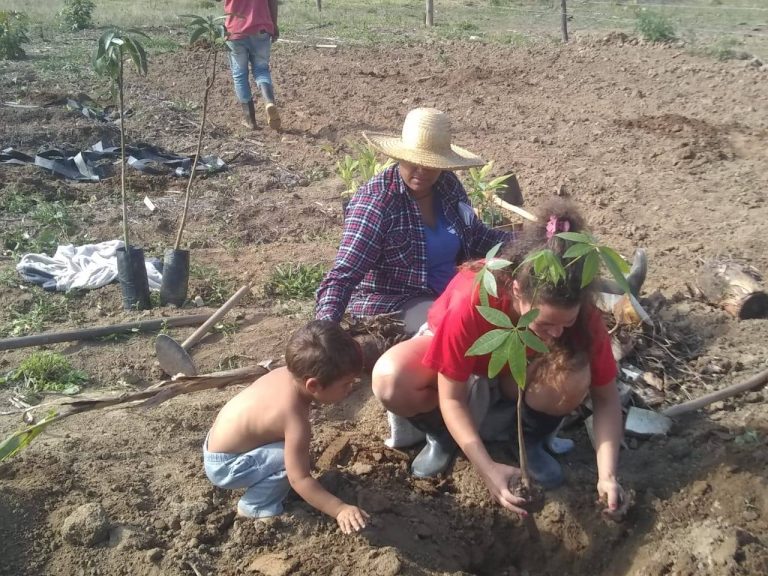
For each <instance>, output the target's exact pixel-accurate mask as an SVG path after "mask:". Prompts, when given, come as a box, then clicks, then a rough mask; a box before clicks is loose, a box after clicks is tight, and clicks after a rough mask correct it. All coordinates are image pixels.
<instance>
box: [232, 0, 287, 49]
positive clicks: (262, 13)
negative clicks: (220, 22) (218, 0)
mask: <svg viewBox="0 0 768 576" xmlns="http://www.w3.org/2000/svg"><path fill="white" fill-rule="evenodd" d="M224 12H225V13H226V14H230V16H228V17H227V20H226V24H225V25H226V28H227V32H229V35H228V38H229V39H230V40H237V39H238V38H245V37H246V36H251V35H252V34H258V33H259V32H267V33H269V34H271V35H273V34H274V33H275V25H274V24H273V22H272V13H271V12H270V11H269V3H268V2H267V0H224Z"/></svg>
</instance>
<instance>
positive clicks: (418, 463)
mask: <svg viewBox="0 0 768 576" xmlns="http://www.w3.org/2000/svg"><path fill="white" fill-rule="evenodd" d="M408 420H409V421H410V422H411V424H413V425H414V426H415V427H416V428H418V429H419V430H422V431H423V432H425V433H426V435H427V443H426V445H425V446H424V448H422V450H421V452H419V453H418V455H417V456H416V458H414V459H413V463H412V464H411V473H412V474H413V475H414V476H416V477H417V478H429V477H431V476H437V475H438V474H440V473H441V472H445V470H446V469H447V468H448V466H450V465H451V462H452V461H453V459H454V457H455V456H456V452H457V451H458V449H459V447H458V446H457V445H456V442H455V441H454V440H453V437H452V436H451V433H450V432H448V428H447V427H446V426H445V422H443V416H442V414H440V409H439V408H435V409H434V410H432V412H426V413H424V414H417V415H416V416H412V417H411V418H408Z"/></svg>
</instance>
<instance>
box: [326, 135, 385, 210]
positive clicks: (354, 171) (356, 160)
mask: <svg viewBox="0 0 768 576" xmlns="http://www.w3.org/2000/svg"><path fill="white" fill-rule="evenodd" d="M352 150H353V152H352V153H353V156H350V155H349V154H347V155H345V156H344V158H343V159H342V160H339V161H338V162H337V163H336V173H337V174H338V175H339V178H341V179H342V181H343V182H344V186H345V187H346V188H345V190H344V192H342V194H341V195H342V197H343V198H349V197H351V196H352V195H353V194H354V193H355V192H356V191H357V189H358V188H359V187H360V186H362V185H363V184H365V183H366V182H368V180H370V179H371V178H373V177H374V176H376V174H378V173H379V172H381V171H382V170H384V169H385V168H387V167H389V166H391V165H392V160H391V159H389V158H388V159H387V160H386V161H385V162H379V161H378V159H377V157H376V155H377V152H376V149H375V148H374V147H373V146H371V145H370V144H367V143H366V144H362V143H359V142H356V143H354V144H352Z"/></svg>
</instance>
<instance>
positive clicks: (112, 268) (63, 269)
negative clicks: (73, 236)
mask: <svg viewBox="0 0 768 576" xmlns="http://www.w3.org/2000/svg"><path fill="white" fill-rule="evenodd" d="M122 247H123V241H122V240H109V241H107V242H100V243H99V244H84V245H83V246H75V245H74V244H65V245H62V246H59V247H58V248H56V253H55V254H54V255H53V257H50V256H48V255H46V254H25V255H24V256H22V258H21V260H20V261H19V263H18V264H17V265H16V270H17V271H18V272H19V274H22V275H23V274H24V272H25V271H30V272H33V273H34V272H35V271H39V272H41V273H43V274H46V275H50V276H51V277H53V279H54V280H55V282H56V290H57V291H59V292H67V291H69V290H73V289H75V288H81V289H86V290H93V289H94V288H101V287H102V286H106V285H107V284H109V283H110V282H113V281H114V280H115V279H116V278H117V252H116V251H117V249H118V248H122ZM145 266H146V268H147V279H148V281H149V289H150V290H160V282H161V280H162V275H161V274H160V271H159V270H157V268H155V266H154V265H153V264H152V263H151V262H145Z"/></svg>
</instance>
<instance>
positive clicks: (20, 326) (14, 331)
mask: <svg viewBox="0 0 768 576" xmlns="http://www.w3.org/2000/svg"><path fill="white" fill-rule="evenodd" d="M75 297H76V293H72V294H65V295H60V294H51V293H49V292H43V291H41V290H35V291H34V292H32V294H31V298H30V299H28V300H25V301H23V302H19V303H15V304H12V305H11V306H10V310H9V311H10V314H9V316H10V320H9V321H8V322H7V323H6V324H4V325H2V326H0V336H2V337H14V336H26V335H28V334H36V333H39V332H42V331H43V329H44V328H45V327H47V326H50V325H51V324H58V323H60V322H66V321H74V322H75V323H77V324H79V323H81V321H82V314H81V313H80V312H77V311H75V310H73V309H72V308H71V307H70V302H71V300H72V299H73V298H75Z"/></svg>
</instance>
